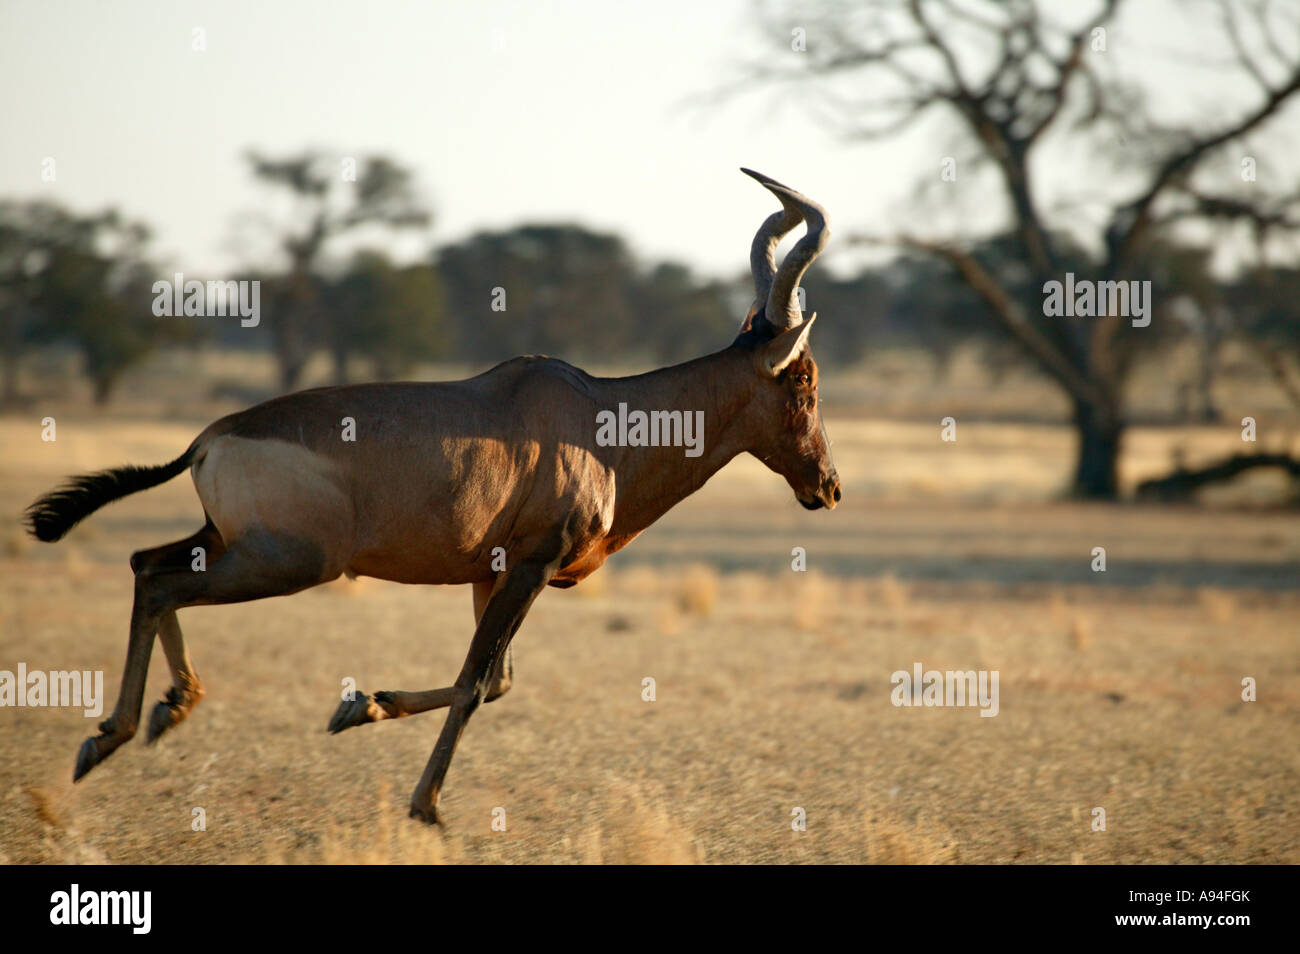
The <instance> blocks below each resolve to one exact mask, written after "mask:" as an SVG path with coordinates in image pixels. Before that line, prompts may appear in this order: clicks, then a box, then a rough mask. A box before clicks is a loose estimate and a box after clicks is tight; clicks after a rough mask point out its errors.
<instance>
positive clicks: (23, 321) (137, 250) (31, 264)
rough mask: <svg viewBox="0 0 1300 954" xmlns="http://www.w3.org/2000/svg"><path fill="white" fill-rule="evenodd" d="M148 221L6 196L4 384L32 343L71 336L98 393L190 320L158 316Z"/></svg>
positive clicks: (0, 212)
mask: <svg viewBox="0 0 1300 954" xmlns="http://www.w3.org/2000/svg"><path fill="white" fill-rule="evenodd" d="M148 238H149V232H148V229H147V228H146V227H145V226H144V225H142V224H140V223H138V222H131V221H128V220H126V219H124V218H122V217H121V216H120V215H119V214H118V213H117V212H116V211H114V210H109V211H106V212H102V213H98V214H93V215H78V214H75V213H72V212H68V211H66V210H64V209H62V208H60V207H59V206H57V205H56V204H53V203H50V202H46V201H43V200H42V201H36V202H29V203H19V202H4V203H0V335H2V336H3V339H4V345H5V359H4V375H5V383H4V390H5V395H6V397H7V398H8V399H10V400H12V399H14V398H16V396H17V383H16V376H17V363H18V360H19V356H20V355H21V353H22V351H23V349H25V348H26V347H27V346H28V345H30V344H35V343H52V342H60V341H63V342H68V343H70V344H72V345H73V346H74V347H75V348H76V349H77V350H78V351H80V352H81V355H82V357H83V359H84V367H85V371H86V374H87V375H88V376H89V377H90V379H91V383H92V385H93V388H94V398H95V403H97V404H103V403H105V402H107V400H108V398H109V395H110V394H111V393H112V389H113V386H114V385H115V384H116V383H117V380H118V378H119V377H120V376H121V374H122V372H123V371H125V370H126V369H127V368H128V367H130V366H131V365H132V364H134V363H135V362H137V361H139V360H140V358H142V357H143V356H144V355H145V354H147V353H148V352H149V351H150V350H151V349H152V348H153V347H155V346H156V345H157V344H158V343H160V342H161V341H163V340H165V339H168V338H172V337H176V336H178V335H184V334H185V331H186V329H184V328H182V327H178V326H175V325H169V324H160V323H159V320H158V319H157V318H155V317H154V315H153V312H152V308H151V303H152V300H153V294H152V291H151V288H152V283H153V280H154V273H155V271H156V268H155V266H153V265H151V264H150V263H149V262H148V261H147V260H146V259H145V257H144V247H145V245H146V243H147V241H148Z"/></svg>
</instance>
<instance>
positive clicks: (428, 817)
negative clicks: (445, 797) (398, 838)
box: [410, 805, 445, 827]
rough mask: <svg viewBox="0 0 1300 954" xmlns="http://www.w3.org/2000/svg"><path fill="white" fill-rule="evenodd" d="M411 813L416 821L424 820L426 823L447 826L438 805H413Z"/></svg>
mask: <svg viewBox="0 0 1300 954" xmlns="http://www.w3.org/2000/svg"><path fill="white" fill-rule="evenodd" d="M410 814H411V817H412V818H414V819H415V820H416V821H422V822H424V823H425V824H426V825H437V826H439V827H445V826H444V825H443V821H442V818H441V817H440V816H439V815H438V809H437V806H433V807H431V808H422V807H421V806H419V805H412V806H411V813H410Z"/></svg>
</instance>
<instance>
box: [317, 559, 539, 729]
mask: <svg viewBox="0 0 1300 954" xmlns="http://www.w3.org/2000/svg"><path fill="white" fill-rule="evenodd" d="M495 585H496V584H495V581H488V582H483V583H475V584H474V622H475V624H477V623H478V622H479V620H481V619H482V618H483V611H484V610H485V609H486V608H487V604H488V598H489V597H490V596H491V595H492V588H493V587H494V586H495ZM514 676H515V666H514V648H513V647H510V646H507V647H506V652H505V655H504V656H502V657H501V658H500V659H499V660H497V665H496V668H495V669H494V670H493V672H492V681H491V683H490V684H489V685H488V691H487V695H486V696H485V697H484V699H483V701H484V702H491V701H492V700H494V699H499V698H501V697H502V696H504V695H505V694H506V692H508V691H509V689H510V686H511V685H512V684H513V682H514ZM455 699H456V687H455V686H446V687H445V688H442V689H425V690H423V691H420V692H404V691H402V690H400V689H399V690H392V689H381V690H380V691H379V692H376V693H375V694H374V695H373V696H369V695H366V694H365V693H362V694H360V695H357V696H356V697H355V698H352V699H344V700H343V701H342V702H340V703H339V705H338V708H337V709H335V710H334V715H333V717H332V718H331V719H330V724H329V731H330V732H332V733H334V734H336V735H337V734H338V733H339V732H342V731H343V730H344V729H350V728H352V727H353V726H354V725H365V724H366V723H368V722H382V721H384V720H385V719H401V718H403V717H404V716H409V715H417V714H419V713H421V712H429V711H431V710H433V709H443V708H446V707H447V706H449V705H451V704H452V703H453V702H454V701H455Z"/></svg>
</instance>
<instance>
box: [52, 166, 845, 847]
mask: <svg viewBox="0 0 1300 954" xmlns="http://www.w3.org/2000/svg"><path fill="white" fill-rule="evenodd" d="M744 171H745V172H747V173H748V174H749V175H751V176H753V177H754V178H755V179H757V180H758V181H759V182H760V183H762V184H763V185H764V186H765V187H766V188H767V189H769V190H770V191H771V192H772V193H774V194H775V195H776V197H777V198H778V199H779V200H780V201H781V206H782V208H781V211H780V212H777V213H774V214H773V215H772V216H770V217H769V218H768V219H767V220H766V221H764V223H763V225H762V226H761V227H760V228H759V230H758V233H757V234H756V235H755V237H754V242H753V247H752V249H751V267H752V270H753V277H754V286H755V300H754V305H753V307H752V308H751V309H750V311H749V314H748V315H747V316H746V318H745V321H744V324H743V325H742V327H741V331H740V334H739V336H738V337H737V338H736V339H735V340H734V341H733V342H732V343H731V344H730V346H728V347H727V348H724V349H723V350H721V351H718V352H716V353H714V354H710V355H707V356H705V357H702V358H697V359H696V360H694V361H689V362H687V363H685V364H680V365H676V366H673V367H669V368H663V369H661V370H658V371H652V372H650V373H648V374H640V375H635V376H632V377H626V378H597V377H592V376H591V375H589V374H586V373H585V372H583V371H581V370H579V369H578V368H575V367H573V366H572V365H569V364H566V363H565V362H563V361H559V360H557V359H554V358H547V357H536V356H534V357H523V358H514V359H512V360H510V361H506V362H504V363H503V364H499V365H497V366H496V367H495V368H492V369H491V370H490V371H487V372H485V373H483V374H480V375H479V376H478V377H475V378H470V379H469V380H466V381H457V382H454V383H438V384H426V383H418V384H417V383H409V384H366V385H359V386H356V387H337V388H320V389H316V390H311V391H302V392H299V393H296V394H290V395H286V396H284V397H280V398H276V399H274V400H271V401H267V402H266V403H264V404H259V405H257V406H256V407H253V408H250V409H249V410H247V411H243V412H241V413H238V414H233V415H231V416H229V417H225V418H222V419H221V420H219V421H216V422H215V423H213V424H212V425H210V426H209V427H208V428H207V429H205V430H204V431H203V433H201V434H200V435H199V436H198V437H197V438H195V440H194V442H193V443H192V444H191V445H190V446H189V448H187V449H186V451H185V453H183V454H182V455H181V456H180V457H178V458H176V460H174V461H172V462H171V463H169V464H164V465H162V466H159V467H145V468H140V467H124V468H120V469H117V470H110V471H104V472H101V473H98V474H91V475H88V476H83V477H77V478H73V479H72V480H70V481H69V483H67V484H66V485H65V486H63V487H61V488H60V489H58V490H56V491H54V492H52V493H50V494H48V495H46V496H44V497H42V498H41V499H40V500H38V501H36V502H35V503H34V504H32V506H31V507H30V508H29V509H28V511H27V516H28V521H29V525H30V529H31V532H32V533H33V534H34V535H35V536H37V537H38V538H39V539H41V540H46V541H53V540H58V539H59V538H61V537H62V536H63V535H64V534H66V533H67V532H68V530H69V529H71V528H72V527H73V526H74V525H75V524H76V523H77V522H78V521H80V520H81V519H83V518H84V517H86V516H88V515H89V514H91V513H93V512H94V511H95V510H96V509H98V508H99V507H102V506H103V505H104V504H106V503H108V502H110V501H112V500H116V499H117V498H119V497H123V496H125V495H127V494H130V493H134V492H136V491H139V490H144V489H146V488H148V487H152V486H155V485H157V484H160V483H162V482H163V481H165V480H169V479H171V478H172V477H175V476H176V475H178V474H179V473H180V472H181V471H183V470H185V469H186V468H188V469H189V470H190V472H191V474H192V476H193V479H194V486H195V488H196V489H197V491H198V495H199V499H200V500H201V501H202V503H203V509H204V513H205V515H206V517H207V522H206V523H205V524H204V526H203V528H202V529H201V530H199V531H198V532H197V533H195V534H194V535H193V536H191V537H188V538H186V539H184V540H180V541H177V542H176V543H171V544H167V545H165V546H161V547H157V548H155V549H152V550H143V551H140V552H138V553H136V554H134V555H132V557H131V567H132V569H133V570H134V571H135V603H134V607H133V609H132V612H131V631H130V642H129V645H128V649H127V657H126V668H125V672H124V673H123V676H122V688H121V692H120V694H119V696H118V700H117V705H116V707H115V708H114V710H113V713H112V715H111V716H110V717H109V718H108V719H106V720H105V721H104V722H102V723H101V724H100V725H99V735H98V736H95V737H93V738H89V739H87V740H86V741H85V742H84V743H83V745H82V747H81V750H80V752H79V754H78V756H77V763H76V769H75V774H74V778H76V779H79V778H81V777H82V776H84V775H85V774H86V773H87V772H89V771H90V770H91V769H92V768H94V767H95V766H96V765H98V764H99V763H100V762H102V761H104V759H106V758H107V757H108V756H109V755H110V754H111V753H112V752H113V751H115V750H116V749H117V748H118V747H119V746H120V745H122V744H123V743H124V742H126V741H128V740H129V739H131V738H132V737H133V736H134V735H135V732H136V728H137V725H138V723H139V719H140V711H141V705H142V702H143V698H144V684H145V675H146V673H147V671H148V668H149V656H150V653H151V652H152V649H153V643H154V637H155V635H156V636H157V637H158V638H159V640H160V641H161V642H162V646H163V651H164V652H165V653H166V655H167V662H168V664H169V666H170V669H171V673H172V680H173V685H172V687H171V689H170V690H169V691H168V692H167V695H166V698H165V699H164V700H163V701H161V702H159V703H158V704H157V705H156V706H155V707H154V709H153V713H152V715H151V717H150V719H149V725H148V731H147V736H146V738H147V740H148V741H149V742H152V741H153V740H155V739H156V738H157V737H158V736H159V735H160V734H162V733H163V732H164V731H166V730H167V729H168V728H170V727H172V726H174V725H176V724H177V723H179V722H180V721H181V720H183V719H184V718H185V717H186V716H187V715H188V714H189V712H190V710H191V709H193V707H194V705H195V704H196V703H197V702H198V701H199V699H200V698H201V697H202V695H203V689H202V686H201V684H200V682H199V677H198V674H197V673H196V672H195V670H194V666H193V664H192V663H191V661H190V658H189V654H188V652H187V650H186V648H185V643H184V641H183V639H182V636H181V630H180V626H179V624H178V623H177V621H176V611H177V610H179V609H182V608H184V607H187V606H198V605H203V604H214V603H236V602H241V601H245V600H255V599H260V598H262V597H266V596H279V595H282V594H287V593H294V592H296V591H298V590H303V589H306V588H308V587H311V586H316V585H317V584H320V583H325V582H327V581H329V580H333V579H335V578H336V577H338V576H339V575H340V574H344V573H346V574H349V575H365V576H372V577H378V578H379V579H384V580H395V581H397V582H400V583H468V584H471V585H472V587H473V591H474V616H475V619H476V620H477V627H476V628H475V631H474V637H473V640H472V642H471V644H470V649H469V654H468V655H467V656H466V658H465V664H464V666H463V667H462V668H461V671H460V675H459V676H457V678H456V681H455V683H454V684H453V685H451V686H448V687H446V688H443V689H433V690H428V691H423V692H377V693H375V694H374V695H373V696H368V695H358V696H357V698H355V699H353V700H351V701H344V702H342V703H341V704H340V705H339V707H338V710H337V711H336V712H335V713H334V717H333V718H332V720H331V721H330V724H329V728H330V731H332V732H341V731H342V730H343V729H346V728H349V727H351V726H356V725H361V724H362V723H365V722H378V721H381V720H383V719H393V718H399V717H401V716H406V715H413V714H415V713H417V712H424V711H427V710H429V709H436V708H441V707H449V709H450V712H449V714H448V716H447V721H446V723H445V724H444V726H443V728H442V732H441V734H440V735H439V737H438V741H437V744H436V745H435V747H434V750H433V754H432V755H431V756H430V758H429V762H428V765H427V767H426V768H425V770H424V774H423V776H422V777H421V778H420V781H419V784H418V785H417V786H416V788H415V792H414V794H413V795H412V797H411V814H412V816H414V817H417V818H421V819H423V820H425V821H430V822H434V821H437V820H438V796H439V792H440V790H441V788H442V784H443V779H444V777H445V776H446V773H447V767H448V765H449V764H450V762H451V757H452V754H453V752H454V751H455V748H456V743H457V741H458V740H459V738H460V735H461V732H462V731H463V730H464V727H465V724H466V722H467V721H468V719H469V717H470V715H471V714H472V713H473V712H474V710H475V709H476V708H477V707H478V705H479V704H480V703H481V702H485V701H491V700H492V699H495V698H496V697H497V696H499V695H501V694H502V693H503V692H505V691H506V690H507V689H509V687H510V682H511V679H512V676H513V673H512V668H513V667H512V665H511V661H510V654H509V647H510V640H511V638H512V637H513V636H514V634H515V632H516V631H517V630H518V628H519V625H520V623H521V622H522V621H523V618H524V615H525V614H526V613H527V612H528V609H529V607H530V606H531V605H532V602H533V600H534V599H536V597H537V595H538V594H539V593H540V592H541V591H542V589H543V587H545V586H548V585H549V586H572V585H573V584H575V583H577V582H578V581H579V580H581V579H583V577H585V576H587V575H588V574H590V573H592V572H594V571H595V570H596V569H597V568H599V567H600V565H601V564H602V563H604V562H605V559H606V557H608V556H609V555H610V554H611V553H613V552H614V551H616V550H618V549H620V548H621V547H623V546H625V545H627V543H628V542H629V541H631V540H632V538H633V537H635V536H636V535H637V534H639V533H640V532H641V531H642V530H644V529H645V528H646V527H648V526H650V524H651V523H653V522H654V521H655V520H657V519H658V518H659V517H660V516H661V515H663V514H664V513H665V512H666V511H667V510H668V509H669V508H670V507H672V506H673V505H674V504H676V503H677V502H678V501H680V500H682V499H683V498H684V497H686V496H688V495H689V494H691V493H693V492H694V491H696V490H697V489H699V488H700V487H701V486H702V485H703V484H704V482H705V481H706V480H708V479H709V477H710V476H712V475H713V474H714V473H715V472H717V470H718V469H719V468H721V467H722V466H723V465H725V464H726V463H727V462H728V461H729V460H731V459H732V458H733V457H735V456H737V455H738V454H742V453H750V454H753V455H755V456H756V457H758V458H759V459H760V460H761V461H763V463H764V464H766V465H767V466H768V467H769V468H771V469H772V470H774V471H776V472H777V473H778V474H780V475H781V476H783V477H784V478H785V479H786V481H787V482H788V483H789V484H790V486H791V487H792V488H793V489H794V492H795V496H796V498H797V499H798V501H799V502H800V503H801V504H802V505H803V506H805V507H807V508H808V509H810V510H813V509H817V508H819V507H827V508H833V507H834V506H835V504H836V503H837V502H838V501H839V499H840V484H839V478H838V477H837V475H836V473H835V468H834V466H833V464H832V463H831V457H830V451H829V447H828V442H827V439H826V433H825V429H824V428H823V426H822V420H821V411H820V409H819V408H818V406H817V366H816V364H815V363H814V361H813V358H812V352H811V350H810V348H809V344H808V333H809V330H810V329H811V328H812V325H813V319H814V318H815V317H816V316H815V315H814V316H812V317H810V318H809V319H808V320H807V321H804V320H803V316H802V313H801V312H800V308H799V299H798V296H797V290H798V284H799V279H800V277H801V276H802V275H803V272H804V270H805V269H806V268H807V267H808V265H809V264H810V263H811V262H812V260H813V259H814V258H816V256H817V255H818V253H819V252H820V251H821V250H822V248H823V247H824V246H825V244H826V241H827V239H828V237H829V232H828V230H827V225H826V215H825V212H824V211H823V210H822V209H821V207H820V206H818V205H817V204H816V203H814V202H812V201H811V200H809V199H807V198H805V197H804V196H802V195H800V194H799V193H797V192H795V191H794V190H792V189H790V188H788V187H786V186H784V185H782V184H780V183H779V182H776V181H774V180H772V179H769V178H767V177H766V176H763V175H760V174H758V173H756V172H751V171H750V170H744ZM801 221H802V222H805V223H807V226H808V231H807V234H806V235H805V236H804V237H803V238H802V239H800V240H799V242H798V243H797V244H796V245H795V247H794V248H793V249H792V250H791V252H790V253H789V254H788V255H787V256H786V258H785V261H784V262H783V263H782V265H781V268H780V269H779V270H778V269H777V268H776V264H775V260H774V257H773V250H774V249H775V247H776V245H777V243H778V242H779V241H780V239H781V236H783V235H784V234H785V233H786V232H788V231H790V230H791V229H792V228H794V227H795V226H796V225H798V224H799V222H801ZM629 409H630V411H629ZM614 412H617V413H618V414H621V415H622V419H621V423H620V425H619V427H618V428H617V432H618V435H619V438H618V439H613V440H611V439H610V434H611V433H612V431H611V430H610V429H609V423H610V415H611V414H612V413H614ZM652 412H660V413H659V414H658V415H657V416H655V417H653V418H651V417H650V415H651V414H652ZM676 412H680V415H679V416H678V417H676V418H674V417H673V416H672V415H673V414H674V413H676ZM635 414H640V415H641V417H640V418H637V419H636V420H634V421H633V423H632V429H633V430H635V429H636V428H637V427H640V428H641V431H640V432H639V433H640V437H641V439H637V436H636V435H633V436H632V437H629V435H628V431H629V427H628V423H627V422H628V418H629V416H630V415H635ZM685 415H690V416H691V417H690V420H689V423H690V424H691V425H694V424H697V423H698V426H699V428H702V433H701V434H698V435H696V439H697V441H698V443H697V444H696V445H694V453H684V452H683V448H682V447H681V446H672V445H673V440H672V439H668V440H650V439H645V436H646V435H645V433H644V429H645V427H646V421H647V419H649V420H651V423H652V424H657V425H661V426H664V427H667V426H669V423H671V425H672V426H677V427H684V426H685V425H686V424H687V422H686V419H685V417H684V416H685ZM345 419H350V420H348V421H345ZM345 428H346V429H347V430H346V431H345ZM602 431H603V434H602ZM670 433H671V432H670ZM660 436H662V435H660ZM345 438H347V439H345ZM194 547H203V548H205V550H206V551H207V568H206V570H205V571H203V572H195V571H194V570H193V569H192V568H191V553H192V550H193V548H194ZM502 561H504V562H502ZM503 567H504V568H503Z"/></svg>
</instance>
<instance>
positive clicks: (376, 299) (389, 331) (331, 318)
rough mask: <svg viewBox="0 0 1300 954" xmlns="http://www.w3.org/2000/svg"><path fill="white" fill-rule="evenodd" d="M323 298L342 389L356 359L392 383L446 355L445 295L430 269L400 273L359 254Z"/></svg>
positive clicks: (380, 259) (376, 256)
mask: <svg viewBox="0 0 1300 954" xmlns="http://www.w3.org/2000/svg"><path fill="white" fill-rule="evenodd" d="M320 298H321V301H322V303H323V307H324V318H325V326H326V328H327V334H328V337H329V347H330V353H331V355H332V356H333V358H334V379H335V381H336V382H337V383H339V384H344V383H346V382H347V377H348V374H347V368H348V359H349V358H350V357H351V356H353V355H357V356H361V357H364V358H367V359H369V360H370V361H371V362H372V363H373V365H374V374H375V377H378V378H381V379H385V378H387V379H391V378H393V377H395V376H397V375H399V374H401V373H403V372H404V371H406V370H407V369H408V368H410V367H411V365H412V364H413V363H415V362H416V361H419V360H430V359H435V358H441V357H445V355H446V353H447V348H446V341H445V338H446V331H445V328H444V323H443V310H442V292H441V288H440V287H439V283H438V276H437V273H436V272H435V271H434V269H433V267H432V266H431V265H411V266H408V267H406V268H398V267H395V266H394V265H393V264H392V263H391V262H390V261H389V260H388V258H387V256H385V255H384V253H382V252H376V251H360V252H357V253H356V255H355V256H354V257H353V259H352V261H351V263H350V265H349V267H348V270H347V271H346V272H345V273H344V274H343V275H341V276H340V277H339V278H338V279H336V280H334V281H332V282H328V283H326V285H325V286H324V288H323V294H322V295H321V296H320Z"/></svg>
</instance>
